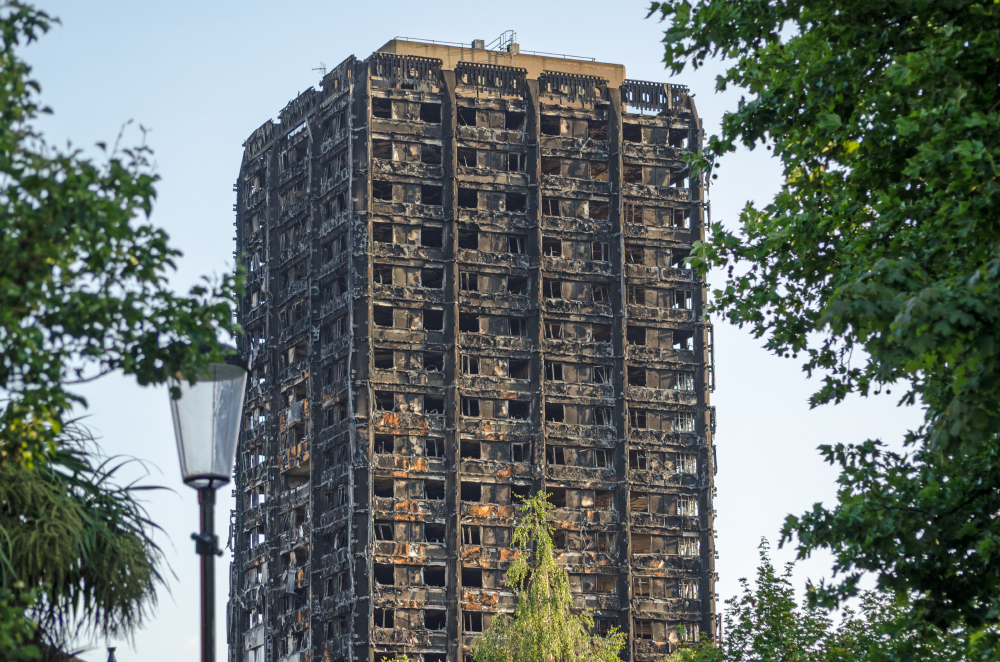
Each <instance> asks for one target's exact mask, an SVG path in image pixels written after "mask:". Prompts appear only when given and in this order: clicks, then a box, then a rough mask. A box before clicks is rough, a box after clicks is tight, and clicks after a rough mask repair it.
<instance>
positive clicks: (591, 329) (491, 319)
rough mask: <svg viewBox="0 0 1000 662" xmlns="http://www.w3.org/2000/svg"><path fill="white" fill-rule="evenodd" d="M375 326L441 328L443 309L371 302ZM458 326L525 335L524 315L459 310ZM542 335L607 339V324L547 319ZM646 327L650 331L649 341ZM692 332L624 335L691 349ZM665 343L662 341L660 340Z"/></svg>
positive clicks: (638, 330)
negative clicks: (373, 303)
mask: <svg viewBox="0 0 1000 662" xmlns="http://www.w3.org/2000/svg"><path fill="white" fill-rule="evenodd" d="M373 318H374V322H375V326H377V327H382V328H390V329H391V328H395V329H408V330H411V331H415V330H421V329H422V330H424V331H443V330H444V311H443V310H435V309H432V308H427V309H420V308H393V307H392V306H386V305H384V304H375V305H374V306H373ZM458 330H459V331H460V332H462V333H488V334H491V335H495V336H521V337H527V335H528V319H527V318H523V317H508V316H500V315H477V314H475V313H459V316H458ZM542 331H543V335H544V337H545V338H546V339H548V340H572V341H576V342H596V343H610V342H611V325H610V324H594V323H585V322H579V323H577V322H557V321H547V322H545V323H544V324H543V328H542ZM647 331H652V332H654V333H653V335H654V340H656V343H654V342H653V341H651V340H650V339H649V338H648V336H649V334H648V333H647ZM693 337H694V334H693V332H691V331H684V330H670V329H656V328H653V329H647V328H646V327H633V326H631V325H630V326H629V327H628V329H627V331H626V338H627V340H628V342H629V344H632V345H650V346H659V347H663V348H665V349H668V348H671V347H672V348H673V349H681V350H691V349H693ZM664 342H665V343H666V344H662V343H664Z"/></svg>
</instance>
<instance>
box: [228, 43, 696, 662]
mask: <svg viewBox="0 0 1000 662" xmlns="http://www.w3.org/2000/svg"><path fill="white" fill-rule="evenodd" d="M407 43H408V42H399V41H394V42H390V44H394V45H395V48H394V49H387V48H385V47H383V49H382V50H383V51H387V52H377V53H375V54H374V55H372V56H371V57H369V58H368V59H367V60H365V61H358V60H356V59H355V58H353V57H351V58H349V59H347V60H345V61H344V62H343V63H342V64H340V65H339V66H338V67H337V68H336V69H334V70H333V71H331V72H330V73H328V74H326V75H325V76H324V77H323V79H322V85H321V88H320V89H319V90H313V89H310V90H308V91H306V92H304V93H303V94H301V95H299V96H298V97H297V98H296V99H294V100H293V101H292V102H291V103H289V104H288V105H287V106H286V107H285V109H284V110H283V111H282V112H281V114H280V121H278V122H270V121H269V122H267V123H265V124H264V125H263V126H262V127H260V128H259V129H257V130H256V131H254V133H253V134H252V135H251V136H250V137H249V138H248V139H247V141H246V143H245V145H244V147H245V154H244V159H243V164H242V167H241V169H240V175H239V180H238V182H237V191H238V197H237V254H238V256H239V259H240V260H241V263H242V264H244V265H245V267H246V272H247V284H246V294H245V296H244V297H243V300H242V302H241V304H240V309H239V321H240V323H241V324H242V325H243V328H244V329H245V332H246V333H245V336H244V338H243V339H242V341H241V347H240V349H241V351H242V352H243V353H244V354H245V355H246V356H247V357H248V358H251V359H252V367H251V379H250V384H249V387H248V392H247V399H246V408H245V419H244V424H243V432H242V437H241V440H240V452H239V456H238V462H237V468H236V491H235V494H236V497H237V500H238V501H237V503H238V505H237V509H236V511H235V512H234V513H233V520H232V531H231V540H232V542H233V551H234V556H233V563H232V568H231V592H230V603H229V612H228V627H229V645H230V654H229V655H230V660H231V662H275V661H279V660H280V661H282V662H284V661H287V662H314V661H316V662H318V661H319V660H358V661H365V662H368V661H375V660H381V659H382V657H383V656H389V657H392V656H397V655H403V654H406V655H407V656H409V659H410V660H422V661H423V662H436V661H438V660H449V661H451V662H460V661H464V660H468V659H470V656H471V652H470V644H471V642H472V641H473V640H474V638H475V637H476V636H477V635H478V633H480V632H482V631H483V630H484V629H485V628H488V627H489V625H490V623H491V618H492V617H493V615H494V614H496V613H498V612H505V611H506V612H510V611H512V610H513V607H514V598H513V594H512V592H511V590H510V588H509V587H508V586H507V584H506V580H505V574H504V573H505V570H506V568H507V566H508V564H509V562H510V561H511V559H512V558H513V557H514V551H513V550H512V549H511V535H512V531H513V526H514V524H515V516H516V511H517V504H518V503H519V501H518V497H519V496H525V495H528V494H530V493H534V492H536V491H538V490H544V491H546V492H548V493H549V494H551V500H552V502H553V503H554V504H555V509H554V510H553V511H552V512H553V519H554V524H555V526H556V532H555V543H556V547H557V550H558V556H559V559H560V560H561V562H562V563H564V564H565V567H566V569H567V570H568V572H569V574H570V580H571V587H572V591H573V593H574V596H575V604H576V606H578V607H580V608H583V607H586V608H591V609H593V610H595V612H594V613H595V623H596V628H597V629H598V630H599V631H606V630H607V629H608V628H610V627H611V626H617V627H619V628H622V629H623V630H625V631H627V632H628V633H629V644H628V650H627V651H626V657H627V658H628V659H631V660H637V661H638V660H644V661H645V660H655V659H659V658H660V657H661V656H662V655H664V654H665V653H667V652H668V651H669V650H671V648H672V647H673V646H676V645H677V644H678V643H680V642H681V641H682V640H683V639H685V638H686V639H689V640H694V639H697V638H699V637H700V636H701V635H703V634H704V635H708V636H712V635H713V634H714V631H715V627H714V623H715V595H714V584H715V576H714V555H715V551H714V541H713V538H714V535H713V519H714V513H713V510H712V497H713V489H714V488H713V480H714V472H715V454H714V449H715V446H714V444H713V433H714V429H713V428H714V413H713V412H712V410H711V407H710V406H709V401H708V400H709V397H708V394H709V391H710V390H711V387H712V348H711V343H712V336H711V327H710V326H708V325H707V324H706V322H705V321H704V317H703V314H702V309H703V308H702V307H703V304H704V300H705V289H704V288H705V283H704V281H703V280H702V279H700V278H699V277H697V276H696V275H695V274H694V273H693V272H692V271H691V270H690V269H688V268H687V267H686V265H685V262H684V258H685V257H686V256H687V255H688V253H689V251H690V250H691V246H692V243H693V242H694V241H695V240H698V239H700V238H702V237H703V232H704V229H703V227H704V226H703V217H704V214H703V204H704V203H703V200H704V196H703V189H702V182H700V181H699V179H698V178H692V177H691V176H690V173H689V171H688V168H687V166H686V164H685V161H684V160H683V155H684V153H685V152H686V151H688V150H698V149H700V146H701V141H702V131H701V127H700V123H699V120H698V116H697V113H696V111H695V107H694V104H693V102H692V100H691V98H690V96H689V95H688V93H687V90H686V88H684V87H681V86H677V85H663V84H658V83H648V82H641V81H630V80H624V69H623V68H620V65H607V66H609V67H619V70H620V71H621V76H620V78H619V79H618V80H614V79H613V76H609V75H607V74H601V75H595V71H596V70H595V68H594V67H595V66H597V64H595V63H590V62H583V63H582V64H581V61H578V60H572V59H557V58H546V59H545V62H544V63H541V64H538V63H536V64H532V62H534V61H533V60H532V59H531V57H532V56H526V55H518V56H517V58H516V59H515V58H514V57H513V56H510V57H509V58H507V59H502V58H499V57H493V58H492V59H490V58H488V57H487V58H484V57H482V56H483V54H484V53H485V54H486V55H487V56H489V55H490V54H492V53H493V52H491V51H483V50H479V51H471V50H470V49H450V50H449V49H448V48H447V47H444V46H436V47H424V48H423V50H421V51H420V52H422V53H425V54H426V53H429V54H431V55H433V54H435V53H437V52H439V51H438V50H435V49H440V52H441V53H442V55H441V57H440V58H435V57H424V56H419V57H418V56H414V55H406V54H405V50H406V49H405V48H404V47H405V46H407ZM387 46H388V45H387ZM457 50H461V51H462V52H461V53H459V55H458V56H456V55H455V54H454V53H455V51H457ZM389 51H392V52H389ZM401 52H402V53H403V54H401ZM505 55H506V54H505ZM536 59H538V60H540V59H541V58H536ZM505 63H506V64H505ZM598 64H599V63H598ZM508 65H509V66H508ZM584 65H587V66H584ZM598 73H600V72H598ZM678 626H683V627H678Z"/></svg>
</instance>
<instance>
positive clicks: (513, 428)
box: [458, 416, 538, 441]
mask: <svg viewBox="0 0 1000 662" xmlns="http://www.w3.org/2000/svg"><path fill="white" fill-rule="evenodd" d="M458 429H459V431H460V432H462V433H463V434H471V435H475V437H476V438H477V439H487V440H489V439H493V440H499V439H506V440H510V441H513V440H514V439H515V438H520V439H525V438H529V437H532V436H533V435H535V434H536V433H537V432H538V428H537V427H535V425H534V424H533V423H532V422H531V421H512V420H510V419H493V418H467V417H464V416H463V417H462V418H461V419H460V420H459V423H458Z"/></svg>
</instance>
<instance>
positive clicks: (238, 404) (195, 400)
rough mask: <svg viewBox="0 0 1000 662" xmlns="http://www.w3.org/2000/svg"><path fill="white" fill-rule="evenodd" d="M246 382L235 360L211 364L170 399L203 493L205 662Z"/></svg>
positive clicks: (188, 467) (187, 477) (191, 480)
mask: <svg viewBox="0 0 1000 662" xmlns="http://www.w3.org/2000/svg"><path fill="white" fill-rule="evenodd" d="M229 349H231V348H229ZM233 351H235V350H233ZM246 383H247V367H246V365H245V364H244V363H242V362H241V361H240V360H239V359H236V358H231V359H227V360H226V363H213V364H211V365H209V367H208V373H207V374H206V375H205V376H204V377H203V378H201V379H199V380H197V381H195V383H194V384H191V383H190V382H188V381H177V382H174V383H172V384H171V386H173V387H176V388H178V389H180V397H179V398H177V399H176V400H175V399H173V398H171V399H170V411H171V413H172V414H173V419H174V434H175V436H176V437H177V454H178V455H179V456H180V462H181V476H182V477H183V478H184V482H185V483H187V484H188V485H190V486H191V487H193V488H195V489H196V490H198V505H199V507H200V510H201V532H200V533H198V534H191V537H192V538H193V539H194V541H195V551H196V552H197V553H198V554H200V555H201V660H202V662H215V556H216V555H219V556H221V555H222V550H220V549H219V539H218V537H217V536H216V535H215V523H214V521H213V520H214V516H215V490H216V489H218V488H219V487H221V486H222V485H225V484H226V483H228V482H229V477H230V475H231V474H232V470H233V459H234V458H235V455H236V442H237V440H238V439H239V436H240V420H241V418H242V416H243V397H244V395H245V394H246Z"/></svg>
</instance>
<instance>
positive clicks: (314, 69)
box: [313, 60, 326, 78]
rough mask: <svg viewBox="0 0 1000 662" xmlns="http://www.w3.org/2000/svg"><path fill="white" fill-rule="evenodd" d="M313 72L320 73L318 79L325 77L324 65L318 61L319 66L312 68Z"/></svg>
mask: <svg viewBox="0 0 1000 662" xmlns="http://www.w3.org/2000/svg"><path fill="white" fill-rule="evenodd" d="M313 71H319V72H320V75H319V76H320V78H323V77H324V76H326V64H324V63H323V61H322V60H320V63H319V66H318V67H313Z"/></svg>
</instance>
